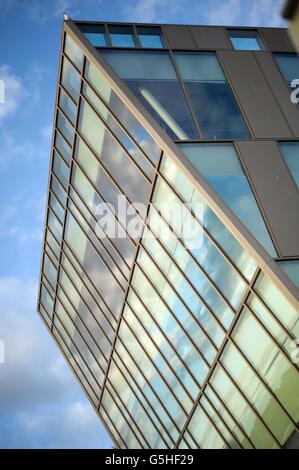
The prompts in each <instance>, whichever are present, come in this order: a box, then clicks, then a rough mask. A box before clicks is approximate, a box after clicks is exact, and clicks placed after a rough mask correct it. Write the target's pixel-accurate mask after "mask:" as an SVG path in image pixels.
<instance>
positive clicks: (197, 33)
mask: <svg viewBox="0 0 299 470" xmlns="http://www.w3.org/2000/svg"><path fill="white" fill-rule="evenodd" d="M190 30H191V33H192V36H193V38H194V41H195V43H196V46H197V47H198V49H212V50H216V49H232V45H231V42H230V40H229V38H228V36H227V33H226V29H225V28H222V27H214V26H191V27H190Z"/></svg>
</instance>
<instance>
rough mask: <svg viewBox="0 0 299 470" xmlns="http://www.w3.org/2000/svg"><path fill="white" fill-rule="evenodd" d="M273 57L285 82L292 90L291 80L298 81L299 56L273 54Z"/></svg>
mask: <svg viewBox="0 0 299 470" xmlns="http://www.w3.org/2000/svg"><path fill="white" fill-rule="evenodd" d="M274 57H275V59H276V62H277V65H278V67H279V68H280V71H281V73H282V75H283V77H284V79H285V81H286V82H287V83H288V85H289V87H290V88H292V87H291V83H292V80H294V79H297V80H298V79H299V55H297V54H274Z"/></svg>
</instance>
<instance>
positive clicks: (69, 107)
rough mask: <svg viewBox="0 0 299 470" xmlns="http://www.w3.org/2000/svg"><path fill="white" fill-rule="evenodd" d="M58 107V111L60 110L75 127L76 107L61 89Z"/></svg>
mask: <svg viewBox="0 0 299 470" xmlns="http://www.w3.org/2000/svg"><path fill="white" fill-rule="evenodd" d="M59 107H60V109H62V111H63V112H64V114H65V115H66V116H67V117H68V118H69V120H70V121H71V123H72V124H73V125H75V121H76V114H77V108H76V105H75V104H74V102H73V101H72V100H71V99H70V98H69V97H68V95H67V94H66V93H65V92H64V91H63V90H62V89H60V92H59Z"/></svg>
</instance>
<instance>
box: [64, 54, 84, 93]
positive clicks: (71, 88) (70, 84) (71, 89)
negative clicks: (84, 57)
mask: <svg viewBox="0 0 299 470" xmlns="http://www.w3.org/2000/svg"><path fill="white" fill-rule="evenodd" d="M61 83H62V85H63V87H64V88H65V89H66V91H67V92H68V94H69V95H70V96H71V97H72V98H73V100H75V101H78V94H79V91H80V85H81V77H80V75H79V73H78V72H77V70H76V69H75V67H73V66H72V64H71V63H70V61H69V60H68V59H67V58H66V57H64V59H63V63H62V73H61Z"/></svg>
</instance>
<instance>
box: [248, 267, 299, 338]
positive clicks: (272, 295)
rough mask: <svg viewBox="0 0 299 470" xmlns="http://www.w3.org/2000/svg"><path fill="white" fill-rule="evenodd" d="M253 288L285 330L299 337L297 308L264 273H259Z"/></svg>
mask: <svg viewBox="0 0 299 470" xmlns="http://www.w3.org/2000/svg"><path fill="white" fill-rule="evenodd" d="M254 289H255V290H256V291H257V292H258V294H259V295H260V296H261V298H262V299H263V301H264V302H265V303H266V305H267V306H268V307H269V309H270V310H271V311H272V312H273V313H274V314H275V315H276V316H277V318H278V319H279V320H280V321H281V323H282V324H283V325H285V326H286V328H287V330H288V331H290V332H291V333H293V335H294V336H295V338H299V315H298V310H296V309H295V307H294V306H293V305H292V304H291V303H290V302H289V301H288V300H287V298H286V297H285V296H284V295H283V294H282V292H280V290H279V289H278V288H277V287H276V286H275V285H274V284H273V282H272V281H271V280H270V279H269V278H268V277H267V276H266V275H265V274H264V273H260V274H259V276H258V278H257V280H256V282H255V284H254Z"/></svg>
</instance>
